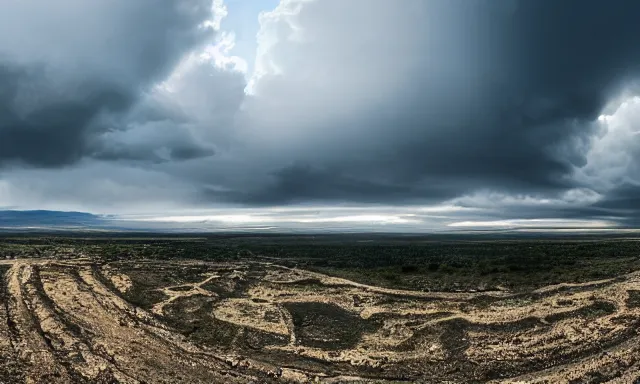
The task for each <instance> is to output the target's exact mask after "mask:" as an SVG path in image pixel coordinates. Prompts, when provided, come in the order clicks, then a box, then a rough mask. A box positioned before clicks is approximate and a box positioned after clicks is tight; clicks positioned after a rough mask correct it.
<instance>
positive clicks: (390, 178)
mask: <svg viewBox="0 0 640 384" xmlns="http://www.w3.org/2000/svg"><path fill="white" fill-rule="evenodd" d="M371 8H374V9H371ZM364 9H367V11H366V12H365V11H363V10H364ZM639 10H640V5H639V4H638V3H637V2H632V1H613V2H602V1H577V0H576V1H564V2H556V1H546V0H543V1H511V2H496V1H482V0H479V1H466V0H465V1H431V2H428V1H407V2H404V3H403V7H397V6H396V5H394V4H392V3H388V4H382V3H380V4H378V7H370V6H369V7H366V5H365V4H364V2H358V1H353V2H350V3H349V4H348V5H344V4H343V2H338V1H325V2H311V3H305V4H304V5H302V7H301V8H300V10H299V13H298V14H297V16H296V17H295V18H293V17H291V16H288V15H287V14H286V13H285V12H283V13H282V16H281V20H279V21H277V22H274V24H276V25H274V29H277V30H278V33H280V34H281V35H280V36H279V38H278V39H277V43H276V44H275V45H274V46H273V47H272V48H271V51H272V55H273V57H270V58H269V60H274V61H275V60H277V59H280V60H281V61H280V62H277V61H276V62H275V64H274V65H275V66H277V67H278V69H279V70H280V71H281V72H282V73H284V74H286V76H284V75H283V76H273V77H271V78H269V76H266V80H263V83H262V84H259V85H258V86H257V94H258V97H261V96H263V97H264V98H265V99H268V100H264V104H265V105H267V106H268V107H265V108H268V112H264V111H260V110H259V111H258V115H259V116H260V117H261V118H262V117H263V116H264V115H267V117H266V118H264V119H262V121H263V122H264V121H267V122H269V119H273V120H275V121H274V122H273V123H272V124H270V125H269V128H271V130H270V131H269V132H270V133H271V131H275V134H276V135H278V133H279V132H282V136H279V137H278V138H279V139H282V141H283V142H285V143H286V144H287V145H292V146H296V147H302V148H304V152H303V153H302V154H299V159H298V160H300V158H302V159H304V160H303V161H305V160H306V164H308V165H309V166H310V167H317V168H320V169H326V170H336V169H337V170H339V172H335V171H329V172H330V174H333V175H335V180H333V181H329V180H327V178H326V177H320V178H310V177H308V174H307V173H300V172H299V173H297V174H295V175H293V174H291V173H290V172H288V171H287V170H289V169H290V168H289V165H284V166H283V167H282V171H276V172H275V173H274V175H275V176H274V179H275V180H276V182H279V183H280V185H279V186H277V187H273V188H269V189H264V190H263V191H264V193H265V198H271V197H270V196H272V195H273V193H274V191H278V190H279V191H281V196H282V198H283V199H286V198H291V199H292V200H295V199H296V198H297V196H296V193H294V192H293V191H295V190H298V191H299V192H300V195H301V196H307V197H309V198H318V199H322V198H323V197H322V196H319V195H315V193H313V194H310V193H307V192H306V191H322V190H327V187H326V186H329V185H333V186H338V185H343V186H344V188H342V189H343V191H344V193H343V195H342V196H340V193H337V192H336V191H335V190H334V189H333V188H329V189H330V190H331V191H332V192H331V193H329V194H328V195H327V196H329V195H331V196H332V197H333V198H335V199H340V198H343V199H345V200H355V201H358V200H376V199H379V200H384V201H396V202H397V201H402V200H404V199H407V196H405V195H403V194H396V193H389V191H388V190H386V189H380V188H372V187H370V185H368V184H367V183H366V182H363V183H361V184H360V185H361V189H360V191H359V193H354V186H353V185H352V184H344V183H342V184H341V181H340V180H342V178H344V177H345V176H344V175H345V174H346V175H351V176H357V178H358V179H360V180H369V181H373V180H379V181H381V182H383V183H384V184H385V185H389V186H393V187H392V188H391V190H395V189H394V187H395V188H400V189H404V190H411V191H414V194H413V196H414V197H416V198H419V197H424V198H428V197H430V195H431V193H430V188H429V186H432V188H433V195H434V196H438V195H439V192H440V191H441V190H442V189H443V188H445V189H449V190H451V192H452V197H453V196H455V195H456V194H461V193H470V192H472V191H474V190H475V189H478V188H495V189H506V190H509V191H513V192H527V191H528V192H530V193H540V192H551V193H555V192H558V191H561V190H565V189H568V188H572V187H577V186H579V185H578V183H576V182H575V181H574V180H572V179H571V177H570V176H571V174H572V172H573V171H574V169H575V167H581V166H583V165H584V164H585V162H586V158H585V156H586V154H587V153H586V149H588V141H589V140H590V138H591V137H592V136H593V135H594V134H595V133H596V129H597V125H596V124H595V123H594V121H595V120H596V118H597V117H598V115H599V114H600V113H601V111H602V109H603V108H604V106H605V104H606V103H607V102H608V101H609V100H610V99H611V97H613V96H614V95H616V92H618V91H619V90H620V88H621V87H622V86H624V84H625V82H627V81H629V79H631V78H634V77H635V76H636V75H637V74H638V64H640V60H639V58H640V57H639V53H640V51H638V49H637V46H638V43H639V42H640V41H639V36H640V25H639V24H638V23H636V21H635V20H634V17H633V15H634V14H637V12H638V11H639ZM329 19H330V20H331V28H330V30H329V31H328V30H327V28H328V21H327V20H329ZM291 25H295V26H296V27H297V28H292V27H291ZM354 25H357V26H358V28H359V29H358V31H359V33H357V34H356V33H350V28H352V27H354ZM298 30H302V32H300V37H299V40H296V39H295V38H293V39H287V37H291V36H294V37H295V36H297V35H296V33H298V32H297V31H298ZM283 31H284V32H283ZM325 76H326V77H325ZM390 81H391V82H392V83H391V84H389V82H390ZM292 94H293V95H295V97H292V96H291V95H292ZM352 98H359V99H360V100H352ZM363 100H364V101H363ZM359 104H362V105H359ZM345 105H347V106H352V105H356V108H354V109H355V110H345V109H346V107H345ZM296 109H297V110H296ZM274 110H276V111H277V112H274ZM292 110H294V111H292ZM301 111H302V112H301ZM303 112H308V113H303ZM275 113H278V114H279V115H280V116H282V118H281V119H279V117H278V116H276V117H275V118H273V117H272V116H273V115H274V114H275ZM336 115H337V116H336ZM285 119H292V120H293V124H296V125H303V126H304V128H299V130H300V131H303V130H304V132H299V131H298V127H297V126H293V127H290V128H289V130H287V129H282V128H281V126H283V125H284V126H285V127H286V126H287V125H290V124H291V123H289V122H287V121H286V120H285ZM304 119H310V120H316V121H313V122H306V123H302V122H301V121H300V120H304ZM298 134H300V135H301V138H300V139H299V140H297V141H296V140H295V139H296V137H295V136H296V135H298ZM291 136H293V137H294V140H290V139H289V138H290V137H291ZM308 137H311V138H312V139H311V140H308V141H307V140H305V139H306V138H308ZM296 154H298V153H296ZM283 174H286V175H287V177H283V176H282V175H283ZM296 175H297V176H298V177H299V181H294V180H293V179H294V178H295V177H296ZM298 185H304V187H303V188H293V186H298ZM336 188H337V189H340V187H336Z"/></svg>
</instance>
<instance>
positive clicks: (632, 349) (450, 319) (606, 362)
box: [0, 254, 640, 384]
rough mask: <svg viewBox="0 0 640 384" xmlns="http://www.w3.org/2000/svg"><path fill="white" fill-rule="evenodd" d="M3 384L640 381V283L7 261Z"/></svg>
mask: <svg viewBox="0 0 640 384" xmlns="http://www.w3.org/2000/svg"><path fill="white" fill-rule="evenodd" d="M0 276H2V284H1V285H0V383H3V384H7V383H23V382H25V383H250V382H253V383H268V382H292V383H295V382H313V381H319V382H334V383H337V382H378V383H391V382H423V383H485V382H489V383H571V384H576V383H636V382H639V378H640V338H639V332H640V326H639V324H640V273H635V272H633V273H629V274H624V275H620V276H618V277H615V278H610V279H599V280H595V281H590V282H582V283H574V284H572V283H564V284H557V285H551V286H545V287H542V288H538V289H535V290H529V291H527V292H518V293H513V292H510V291H508V290H503V291H500V290H495V291H487V292H469V291H467V292H423V291H411V290H399V289H392V288H382V287H376V286H371V285H366V284H362V283H356V282H353V281H350V280H347V279H343V278H338V277H332V276H328V275H325V274H322V273H318V272H313V271H309V270H305V269H299V268H291V267H287V266H284V265H281V264H279V263H278V262H277V260H272V261H270V262H264V261H247V260H238V261H226V262H221V261H216V262H213V261H212V262H207V261H198V260H186V259H180V260H173V261H166V260H161V261H159V260H146V259H142V260H117V261H99V260H95V259H92V258H89V257H84V256H83V255H82V254H77V255H75V256H72V257H67V258H66V259H60V258H55V259H54V258H33V259H29V258H21V259H9V260H2V261H0Z"/></svg>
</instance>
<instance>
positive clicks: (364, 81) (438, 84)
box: [0, 0, 640, 228]
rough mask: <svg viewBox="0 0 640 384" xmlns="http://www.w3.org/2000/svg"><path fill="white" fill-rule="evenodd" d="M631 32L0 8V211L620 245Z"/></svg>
mask: <svg viewBox="0 0 640 384" xmlns="http://www.w3.org/2000/svg"><path fill="white" fill-rule="evenodd" d="M639 14H640V2H639V1H636V0H628V1H627V0H607V1H605V0H600V1H590V0H563V1H558V0H500V1H498V0H402V1H388V0H348V1H346V0H280V1H279V2H278V1H277V0H260V1H257V0H225V1H224V2H223V1H222V0H213V1H212V0H174V1H165V2H158V1H156V0H136V1H131V0H93V1H85V0H55V1H46V2H43V1H38V0H22V1H17V0H0V208H2V209H51V210H77V211H85V212H92V213H99V214H116V215H125V216H127V217H144V218H145V220H166V219H167V217H171V218H172V219H171V220H178V221H185V220H186V221H189V220H192V221H194V222H198V221H201V220H214V221H216V220H217V221H218V222H220V223H221V225H224V223H226V222H229V223H237V222H242V223H246V224H247V225H249V224H251V225H253V224H256V225H258V224H260V225H263V224H264V225H267V224H269V223H272V222H275V221H278V220H280V221H282V220H284V219H282V218H283V217H285V216H286V217H287V219H286V220H294V219H292V218H291V217H293V216H295V217H297V219H295V220H294V221H296V220H297V221H296V222H299V223H304V222H305V220H306V222H307V223H308V222H309V220H313V221H312V222H313V223H315V224H317V225H323V226H328V227H331V226H338V223H345V222H346V223H355V224H354V225H356V226H357V224H358V223H364V224H367V225H368V224H371V223H380V224H383V225H394V224H402V225H409V226H411V225H415V226H416V227H420V228H432V227H447V226H453V227H469V226H470V227H474V226H479V227H484V226H495V225H514V226H518V225H525V226H526V225H529V224H530V223H538V224H540V223H542V224H540V225H551V224H549V223H563V222H564V223H569V224H567V225H571V226H576V227H592V226H619V227H634V226H637V225H638V224H640V134H639V132H640V98H639V97H638V96H640V88H639V87H638V84H640V83H639V82H638V81H639V80H640V23H638V15H639ZM301 212H302V213H301ZM203 215H204V216H203ZM291 215H293V216H291ZM203 217H204V219H203ZM265 217H266V218H267V219H265ZM531 220H535V221H531ZM427 223H428V224H427ZM505 223H507V224H505ZM523 223H524V224H523ZM364 224H363V225H364ZM538 224H535V225H538ZM553 225H555V224H553ZM402 228H404V227H402Z"/></svg>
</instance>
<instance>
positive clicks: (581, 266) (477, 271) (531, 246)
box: [0, 234, 640, 306]
mask: <svg viewBox="0 0 640 384" xmlns="http://www.w3.org/2000/svg"><path fill="white" fill-rule="evenodd" d="M79 254H81V255H85V256H90V257H92V258H94V259H99V260H103V261H115V260H127V261H131V260H144V259H152V260H172V259H196V260H197V259H199V260H208V261H224V260H258V261H271V262H275V263H278V264H282V265H286V266H290V267H296V266H297V267H301V268H305V269H310V270H315V271H318V272H322V273H327V274H331V275H334V276H339V277H345V278H348V279H352V280H355V281H359V282H363V283H368V284H375V285H381V286H387V287H393V288H406V289H414V290H424V291H428V290H438V291H469V290H475V291H484V290H495V289H512V290H529V289H532V288H537V287H541V286H545V285H549V284H557V283H562V282H585V281H590V280H597V279H607V278H612V277H615V276H619V275H621V274H624V273H628V272H631V271H634V270H639V269H640V241H638V240H637V239H631V238H614V237H591V236H581V237H571V238H562V237H550V238H544V239H543V238H531V237H525V238H513V237H510V238H495V237H486V236H483V235H475V236H472V235H469V236H391V235H322V236H284V235H260V236H259V235H251V236H249V235H197V236H196V235H190V236H186V235H185V236H176V235H172V236H169V235H149V234H147V235H144V236H143V235H140V236H137V237H134V236H132V235H126V236H124V235H117V234H105V235H103V236H95V235H93V237H91V238H89V237H81V236H78V235H76V236H71V237H53V236H40V235H38V236H36V235H31V236H27V235H21V236H18V235H11V237H9V236H8V235H7V237H4V238H2V237H0V258H22V257H54V258H72V257H77V256H78V255H79ZM183 272H184V273H183ZM191 272H192V271H182V272H181V271H176V274H175V275H173V277H172V280H173V281H172V282H171V283H174V284H180V282H182V281H188V280H189V278H188V276H187V275H189V274H190V273H191ZM183 275H184V276H183ZM194 275H197V274H196V273H194ZM148 278H149V279H151V280H153V279H154V277H153V276H148ZM139 283H140V284H138V286H140V285H144V284H145V282H144V281H141V282H139ZM156 283H157V282H155V281H154V282H151V281H149V284H151V285H155V284H156ZM140 304H143V306H144V303H140Z"/></svg>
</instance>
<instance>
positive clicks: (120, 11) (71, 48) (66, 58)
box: [0, 0, 214, 167]
mask: <svg viewBox="0 0 640 384" xmlns="http://www.w3.org/2000/svg"><path fill="white" fill-rule="evenodd" d="M213 17H214V15H213V13H212V5H211V2H210V1H207V0H184V1H177V2H172V3H171V4H167V5H166V6H162V7H158V4H157V2H154V1H148V0H142V1H136V2H129V1H121V0H117V1H103V0H99V1H97V2H95V4H88V3H83V2H79V1H76V0H62V1H59V2H55V4H53V3H52V4H40V3H35V2H29V1H27V2H12V3H11V4H4V5H3V11H2V15H0V25H1V26H0V35H1V36H2V37H0V112H1V115H2V117H0V164H2V163H23V164H27V165H30V166H36V167H59V166H65V165H69V164H72V163H75V162H77V161H79V160H80V159H81V158H83V157H86V156H91V155H92V153H91V152H92V150H91V148H90V144H91V143H93V142H95V141H96V137H97V136H98V135H100V134H102V133H104V132H109V131H111V130H114V129H122V127H113V126H110V125H108V124H106V123H105V121H106V120H114V119H115V120H118V119H119V116H121V115H123V114H125V113H126V112H127V111H128V110H129V109H130V108H131V107H132V106H134V105H135V104H136V103H138V102H139V100H140V99H141V98H142V97H144V95H145V91H147V90H148V89H150V88H151V87H153V86H154V85H155V84H156V83H157V82H158V81H162V80H163V79H164V78H166V76H168V75H169V74H170V73H171V71H172V70H173V68H174V67H175V66H176V64H177V63H178V62H179V61H180V60H181V59H182V57H183V55H185V54H187V53H189V52H191V51H192V50H193V49H194V48H197V47H198V46H200V45H202V44H203V43H205V42H208V41H211V39H212V37H213V29H212V28H210V27H205V26H204V23H205V22H207V21H208V20H211V19H213ZM125 128H126V127H125ZM186 145H187V141H185V140H181V141H179V142H178V147H177V148H172V149H170V152H172V153H174V154H175V155H174V156H173V158H189V157H193V156H196V155H197V154H198V153H199V152H202V150H201V149H199V148H197V147H194V148H188V147H187V146H186ZM135 150H136V149H135V148H134V149H132V150H131V151H135ZM131 151H128V150H119V149H114V150H108V151H106V152H108V153H109V154H110V155H111V157H118V156H117V154H118V153H120V154H123V155H124V158H127V157H128V156H134V157H143V156H145V155H144V153H139V154H136V155H132V154H130V153H129V152H131ZM98 157H100V158H109V157H110V156H106V155H105V151H101V152H98Z"/></svg>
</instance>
